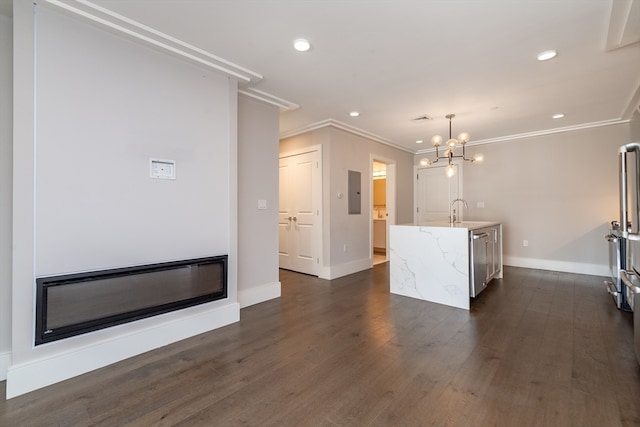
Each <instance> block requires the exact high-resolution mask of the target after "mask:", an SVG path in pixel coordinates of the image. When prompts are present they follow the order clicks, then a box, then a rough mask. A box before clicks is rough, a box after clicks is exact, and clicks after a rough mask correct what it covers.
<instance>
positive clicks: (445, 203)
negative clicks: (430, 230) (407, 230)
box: [416, 164, 462, 223]
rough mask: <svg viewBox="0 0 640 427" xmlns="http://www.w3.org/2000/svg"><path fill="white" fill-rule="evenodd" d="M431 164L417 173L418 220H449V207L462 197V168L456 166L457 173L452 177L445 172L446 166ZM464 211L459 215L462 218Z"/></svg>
mask: <svg viewBox="0 0 640 427" xmlns="http://www.w3.org/2000/svg"><path fill="white" fill-rule="evenodd" d="M446 166H447V165H446V164H445V165H443V166H442V167H437V166H430V167H428V168H420V169H418V173H417V177H416V179H417V181H416V192H417V201H416V202H417V206H416V209H417V212H416V214H417V215H416V218H417V221H418V222H419V223H420V222H424V221H449V207H450V206H451V202H452V201H453V200H455V199H457V198H458V197H461V196H460V194H461V189H460V182H461V179H460V175H461V174H460V172H461V171H460V168H459V167H458V166H457V165H454V166H455V168H456V174H455V175H453V176H452V177H451V178H449V177H447V175H446V174H445V171H444V169H445V167H446ZM461 214H462V212H460V213H459V214H458V215H457V217H458V218H460V219H461V218H462V216H461Z"/></svg>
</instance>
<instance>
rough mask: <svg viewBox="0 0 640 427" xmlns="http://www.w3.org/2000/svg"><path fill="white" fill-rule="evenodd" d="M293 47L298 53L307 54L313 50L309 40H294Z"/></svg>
mask: <svg viewBox="0 0 640 427" xmlns="http://www.w3.org/2000/svg"><path fill="white" fill-rule="evenodd" d="M293 47H294V49H295V50H297V51H298V52H306V51H308V50H309V49H310V48H311V43H309V40H307V39H297V40H294V42H293Z"/></svg>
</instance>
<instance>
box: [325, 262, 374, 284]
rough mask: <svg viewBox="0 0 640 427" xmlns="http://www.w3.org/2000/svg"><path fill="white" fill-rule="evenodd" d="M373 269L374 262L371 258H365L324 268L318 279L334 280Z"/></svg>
mask: <svg viewBox="0 0 640 427" xmlns="http://www.w3.org/2000/svg"><path fill="white" fill-rule="evenodd" d="M371 267H373V261H372V260H371V258H364V259H359V260H357V261H352V262H347V263H344V264H339V265H333V266H330V267H326V268H323V269H322V271H321V272H320V274H319V275H318V277H320V278H321V279H327V280H333V279H337V278H338V277H342V276H347V275H349V274H353V273H357V272H358V271H362V270H367V269H369V268H371Z"/></svg>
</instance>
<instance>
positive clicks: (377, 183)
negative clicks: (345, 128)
mask: <svg viewBox="0 0 640 427" xmlns="http://www.w3.org/2000/svg"><path fill="white" fill-rule="evenodd" d="M390 224H395V162H394V161H393V160H389V159H384V158H382V157H379V156H372V158H371V260H372V264H373V265H376V264H381V263H383V262H387V261H388V260H389V250H388V248H389V225H390Z"/></svg>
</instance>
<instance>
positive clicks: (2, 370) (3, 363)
mask: <svg viewBox="0 0 640 427" xmlns="http://www.w3.org/2000/svg"><path fill="white" fill-rule="evenodd" d="M10 364H11V352H10V351H7V352H5V353H0V381H4V380H6V379H7V370H8V369H9V365H10Z"/></svg>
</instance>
